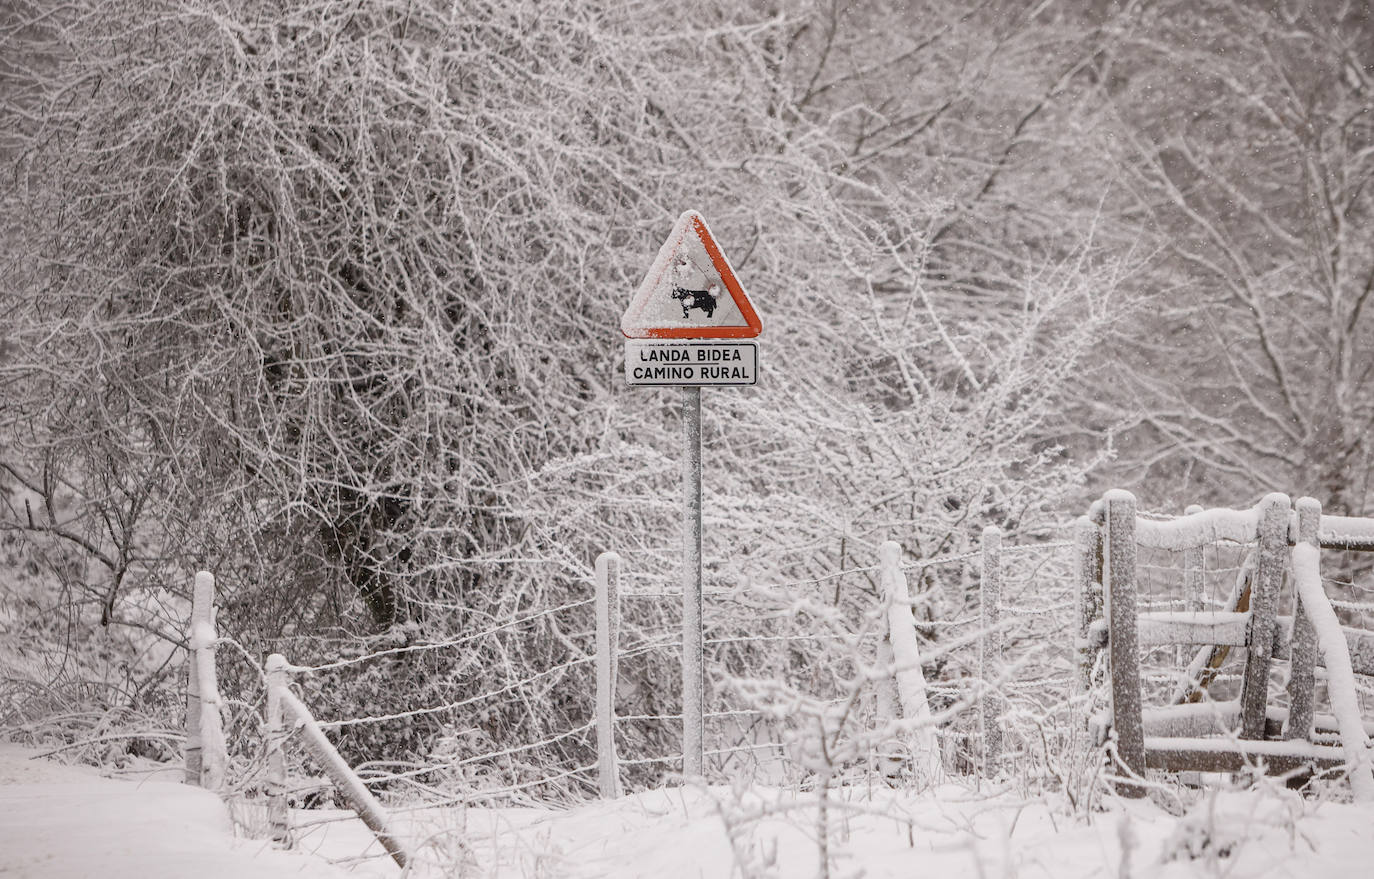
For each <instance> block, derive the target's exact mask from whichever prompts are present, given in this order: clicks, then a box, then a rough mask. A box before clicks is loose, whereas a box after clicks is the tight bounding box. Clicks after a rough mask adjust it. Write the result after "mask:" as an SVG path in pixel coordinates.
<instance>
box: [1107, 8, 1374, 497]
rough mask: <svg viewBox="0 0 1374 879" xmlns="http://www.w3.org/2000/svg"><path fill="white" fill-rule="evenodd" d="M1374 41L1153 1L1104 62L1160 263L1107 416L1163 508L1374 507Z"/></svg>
mask: <svg viewBox="0 0 1374 879" xmlns="http://www.w3.org/2000/svg"><path fill="white" fill-rule="evenodd" d="M1372 46H1374V18H1371V16H1370V11H1369V8H1368V5H1367V4H1360V3H1341V2H1329V3H1328V2H1318V3H1310V4H1278V5H1273V6H1268V7H1263V8H1261V7H1259V6H1256V5H1255V4H1247V3H1238V2H1229V0H1227V2H1221V0H1218V2H1206V3H1155V4H1145V5H1142V6H1140V7H1139V10H1138V12H1136V13H1135V14H1134V15H1133V16H1132V18H1131V20H1130V29H1129V31H1128V32H1127V33H1125V34H1124V35H1123V37H1122V39H1121V40H1120V41H1119V43H1118V45H1117V48H1116V50H1115V51H1113V52H1112V53H1111V54H1110V55H1109V56H1107V57H1105V58H1104V59H1103V60H1102V61H1101V63H1100V68H1101V70H1102V75H1103V77H1104V86H1103V92H1102V94H1103V112H1104V113H1105V114H1110V116H1111V117H1112V119H1113V120H1114V122H1113V124H1112V127H1113V128H1114V129H1115V131H1116V134H1117V136H1116V138H1115V140H1114V144H1113V146H1112V152H1113V154H1114V155H1115V156H1116V157H1117V161H1118V162H1119V167H1120V168H1121V177H1120V184H1119V186H1120V187H1121V188H1122V189H1124V190H1125V194H1126V197H1125V198H1123V199H1120V200H1116V201H1115V205H1116V208H1117V209H1118V210H1120V211H1121V212H1122V214H1123V215H1125V216H1126V217H1128V218H1129V219H1130V220H1131V222H1133V223H1134V224H1135V225H1136V226H1137V227H1138V228H1139V229H1140V236H1141V237H1140V241H1141V244H1142V245H1144V247H1145V249H1146V250H1148V251H1149V252H1150V253H1151V254H1152V259H1151V260H1150V269H1149V270H1147V271H1144V272H1142V273H1140V274H1139V275H1138V276H1137V277H1136V278H1134V279H1133V281H1132V286H1133V287H1137V288H1138V289H1140V290H1141V291H1142V292H1141V295H1142V297H1143V298H1145V299H1146V300H1147V303H1146V304H1147V306H1148V308H1147V310H1146V311H1143V312H1142V313H1141V315H1140V316H1139V318H1138V319H1137V321H1135V326H1134V328H1133V329H1125V328H1123V329H1125V332H1124V333H1123V336H1124V337H1127V338H1128V341H1127V343H1126V347H1125V348H1123V349H1121V350H1122V351H1123V353H1124V356H1123V358H1122V365H1123V366H1124V367H1126V368H1125V369H1124V370H1123V371H1122V372H1121V373H1119V374H1118V376H1117V378H1116V379H1114V380H1113V382H1112V383H1111V388H1114V389H1115V390H1116V391H1117V392H1116V393H1111V392H1106V393H1103V394H1101V395H1100V396H1099V397H1098V400H1097V402H1098V403H1100V404H1102V409H1100V410H1099V412H1100V413H1101V414H1100V415H1099V418H1100V421H1101V422H1105V421H1109V420H1111V418H1112V417H1113V415H1114V414H1121V413H1125V414H1126V415H1127V417H1128V419H1129V422H1128V427H1129V429H1128V430H1127V431H1126V432H1125V436H1124V441H1123V444H1122V459H1121V463H1122V465H1123V467H1122V471H1121V472H1122V475H1123V476H1124V477H1125V478H1126V479H1128V480H1129V481H1131V482H1133V483H1137V482H1138V483H1139V484H1140V487H1141V489H1142V490H1143V491H1144V492H1146V496H1147V497H1153V498H1156V499H1158V500H1166V499H1167V500H1170V501H1171V502H1172V503H1173V504H1175V505H1176V506H1175V508H1176V509H1181V505H1182V504H1185V503H1189V502H1192V501H1193V500H1204V501H1212V502H1220V503H1225V504H1233V503H1244V502H1246V500H1248V499H1250V498H1253V497H1258V496H1259V495H1260V494H1262V493H1264V492H1266V491H1274V490H1279V491H1285V492H1289V493H1293V494H1303V493H1309V494H1312V495H1314V496H1317V497H1320V498H1321V499H1322V501H1323V504H1324V505H1325V507H1326V509H1328V510H1330V511H1332V512H1337V513H1342V514H1366V513H1369V512H1371V510H1372V509H1374V507H1372V506H1371V505H1374V495H1371V493H1370V492H1371V485H1370V476H1371V473H1374V458H1372V457H1371V455H1374V449H1371V446H1370V440H1369V438H1370V430H1369V428H1370V425H1371V423H1374V371H1371V368H1370V364H1371V363H1374V343H1371V332H1374V315H1371V311H1370V300H1371V298H1374V248H1371V246H1370V239H1369V236H1368V234H1366V232H1365V231H1364V230H1365V228H1366V227H1367V226H1368V224H1369V220H1370V217H1371V211H1372V210H1374V189H1371V186H1370V181H1371V176H1372V175H1374V115H1371V110H1370V107H1371V100H1374V75H1372V74H1374V54H1371V47H1372ZM1127 351H1129V352H1130V353H1125V352H1127ZM1109 410H1114V411H1112V412H1111V414H1108V413H1109Z"/></svg>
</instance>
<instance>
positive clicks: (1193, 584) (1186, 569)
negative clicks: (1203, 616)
mask: <svg viewBox="0 0 1374 879" xmlns="http://www.w3.org/2000/svg"><path fill="white" fill-rule="evenodd" d="M1201 512H1203V509H1202V507H1201V506H1199V505H1198V504H1190V505H1189V506H1188V507H1187V508H1185V509H1184V511H1183V515H1185V516H1194V515H1196V514H1198V513H1201ZM1206 575H1207V550H1206V547H1202V546H1190V547H1188V548H1187V549H1185V550H1184V551H1183V609H1184V610H1190V611H1193V612H1197V611H1201V610H1205V609H1206V602H1205V601H1204V597H1205V594H1206V587H1207V581H1206ZM1196 652H1197V650H1196V648H1195V647H1192V646H1190V645H1188V644H1179V645H1178V647H1177V649H1176V653H1177V660H1178V664H1179V665H1182V666H1185V667H1186V666H1187V665H1188V663H1190V662H1191V661H1192V659H1193V656H1194V654H1196Z"/></svg>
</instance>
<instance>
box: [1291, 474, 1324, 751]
mask: <svg viewBox="0 0 1374 879" xmlns="http://www.w3.org/2000/svg"><path fill="white" fill-rule="evenodd" d="M1294 506H1295V507H1296V508H1297V511H1298V533H1297V535H1296V540H1294V541H1293V542H1294V544H1295V545H1296V544H1298V543H1307V544H1311V545H1312V546H1318V545H1319V544H1318V541H1319V538H1318V536H1317V534H1318V531H1319V530H1320V528H1321V519H1322V505H1321V501H1319V500H1317V499H1316V498H1310V497H1303V498H1298V501H1297V503H1296V504H1294ZM1293 597H1294V601H1293V605H1294V606H1293V638H1292V644H1293V647H1292V652H1291V654H1290V655H1289V664H1288V721H1287V722H1286V723H1285V724H1284V725H1283V737H1284V738H1285V739H1303V740H1307V741H1310V740H1311V739H1312V718H1313V701H1314V696H1315V692H1314V691H1315V688H1316V665H1317V630H1316V629H1315V628H1313V626H1312V618H1311V616H1309V615H1308V613H1307V607H1306V605H1305V604H1304V603H1303V601H1302V599H1301V598H1300V597H1299V595H1298V589H1297V587H1296V584H1295V585H1294V589H1293Z"/></svg>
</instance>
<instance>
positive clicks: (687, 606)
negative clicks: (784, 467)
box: [620, 211, 763, 778]
mask: <svg viewBox="0 0 1374 879" xmlns="http://www.w3.org/2000/svg"><path fill="white" fill-rule="evenodd" d="M762 328H763V324H762V322H761V321H760V320H759V316H758V314H757V312H755V311H754V306H753V303H751V302H750V301H749V297H748V295H747V294H745V292H744V288H743V287H741V286H740V283H739V280H738V279H737V278H736V277H735V272H734V269H732V268H730V263H729V262H728V261H727V260H726V259H725V254H724V253H722V252H721V250H720V247H719V246H718V245H717V244H716V242H715V239H714V238H712V237H711V232H710V230H709V229H707V228H706V221H705V220H703V219H702V218H701V215H700V214H698V213H696V212H695V211H688V212H686V213H685V214H683V215H682V216H681V217H679V218H678V221H677V224H676V225H675V226H674V227H673V231H672V233H671V234H669V236H668V240H667V241H666V242H664V244H663V247H662V248H661V249H660V250H659V253H658V258H657V259H655V260H654V264H653V265H652V266H651V267H650V268H649V273H648V274H647V275H646V276H645V278H644V281H643V283H641V284H640V285H639V290H638V291H637V292H636V293H635V296H634V298H633V299H632V300H631V301H630V306H629V308H627V309H626V310H625V314H624V315H622V316H621V318H620V330H621V332H622V333H623V334H624V335H625V339H626V341H625V381H626V382H628V383H629V384H631V385H637V386H670V387H681V388H682V432H683V439H684V440H685V444H686V449H685V451H684V453H683V456H682V543H683V550H682V774H683V776H684V777H686V778H699V777H701V775H702V774H703V771H704V769H705V766H704V760H703V757H704V755H705V754H704V742H705V732H704V726H705V716H706V715H705V711H706V704H705V702H706V700H705V690H706V673H705V651H704V644H705V641H704V638H703V636H702V600H701V599H702V577H701V389H702V387H703V386H710V387H739V386H745V385H752V384H755V383H756V382H757V381H758V364H759V352H758V344H757V343H756V342H754V341H753V339H754V338H755V337H756V336H758V335H759V333H760V331H761V330H762Z"/></svg>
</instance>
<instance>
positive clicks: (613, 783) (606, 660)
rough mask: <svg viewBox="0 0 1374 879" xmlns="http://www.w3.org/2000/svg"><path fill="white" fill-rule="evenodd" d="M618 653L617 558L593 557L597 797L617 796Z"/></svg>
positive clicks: (618, 571)
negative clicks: (594, 579) (616, 694)
mask: <svg viewBox="0 0 1374 879" xmlns="http://www.w3.org/2000/svg"><path fill="white" fill-rule="evenodd" d="M619 650H620V556H619V555H617V554H616V553H613V552H603V553H602V554H601V555H599V556H597V557H596V757H597V761H596V762H597V784H598V786H599V788H600V790H601V796H603V797H605V798H606V799H613V798H615V797H618V796H620V794H621V787H620V763H619V760H618V759H617V757H616V751H615V686H616V665H617V662H616V659H617V653H618V651H619Z"/></svg>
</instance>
